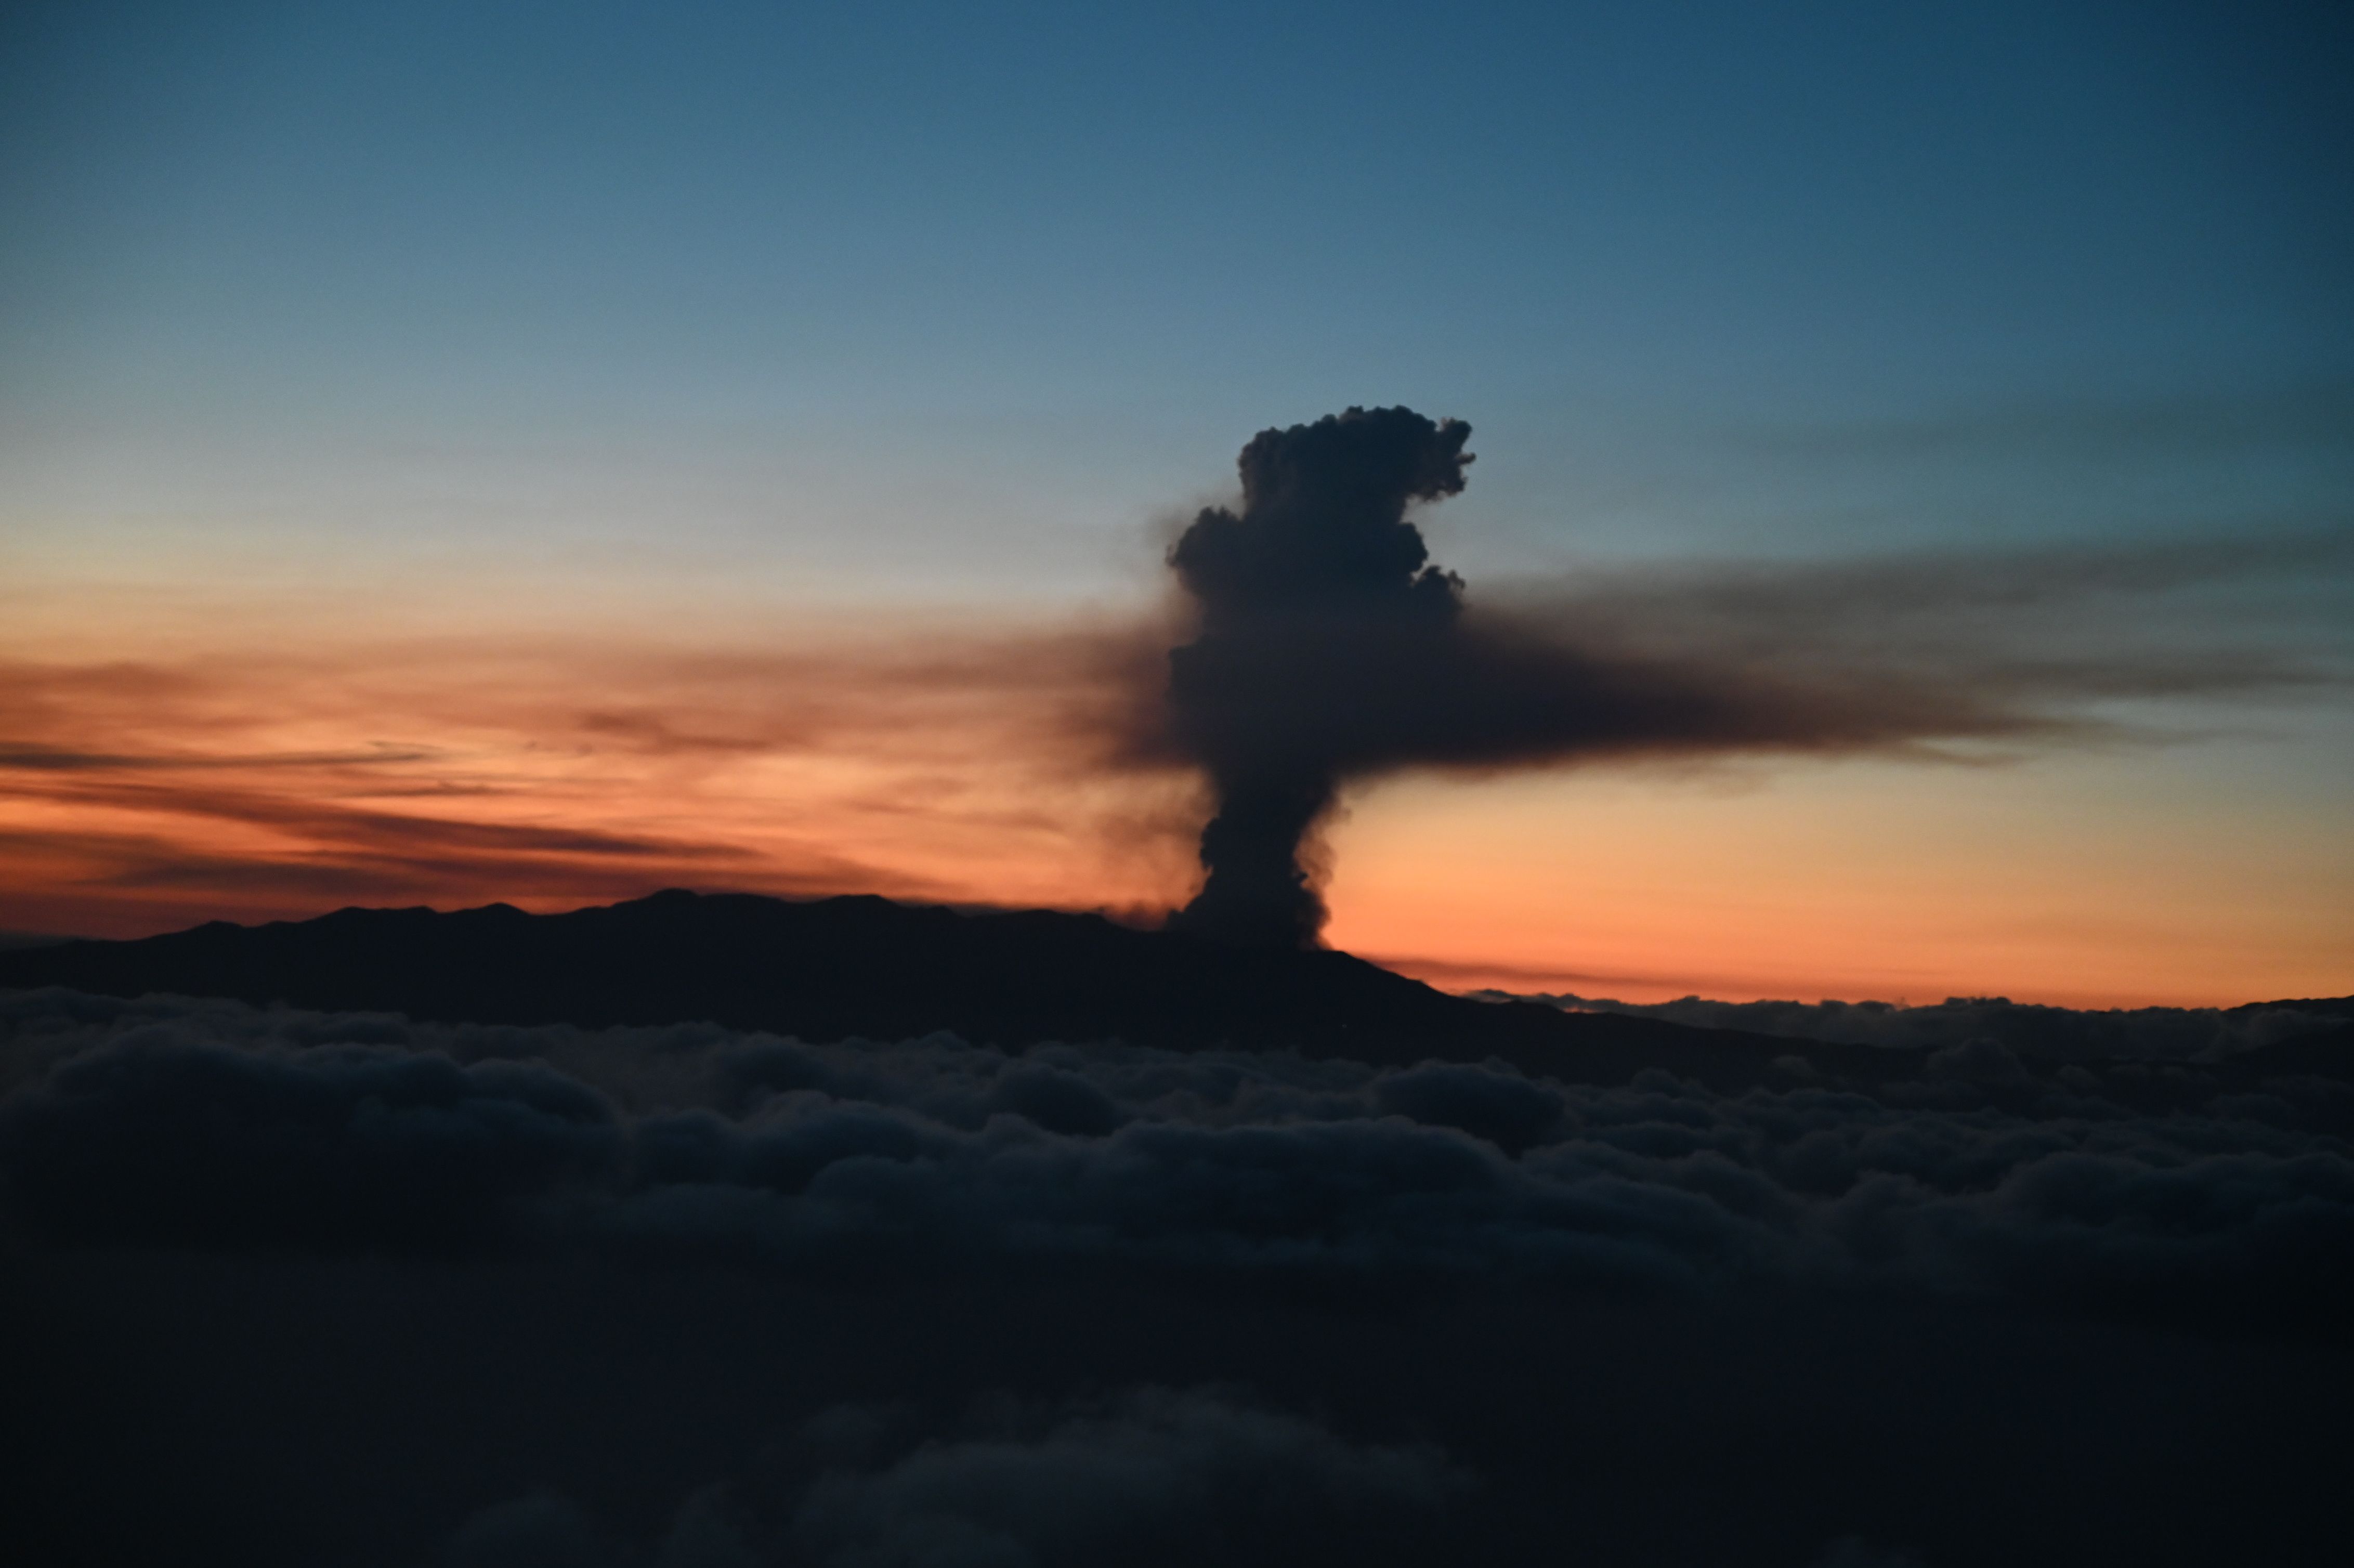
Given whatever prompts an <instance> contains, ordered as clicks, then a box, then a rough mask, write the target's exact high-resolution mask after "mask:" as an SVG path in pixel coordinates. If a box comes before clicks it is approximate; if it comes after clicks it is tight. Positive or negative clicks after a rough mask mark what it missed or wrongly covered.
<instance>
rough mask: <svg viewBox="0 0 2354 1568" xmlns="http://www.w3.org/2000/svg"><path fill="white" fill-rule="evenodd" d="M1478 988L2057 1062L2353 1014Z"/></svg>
mask: <svg viewBox="0 0 2354 1568" xmlns="http://www.w3.org/2000/svg"><path fill="white" fill-rule="evenodd" d="M1475 994H1479V995H1485V996H1492V997H1496V998H1499V999H1502V998H1506V997H1511V998H1512V999H1513V1000H1516V1001H1542V1002H1547V1003H1550V1004H1552V1005H1553V1006H1556V1007H1563V1008H1569V1009H1572V1010H1577V1011H1591V1012H1618V1013H1625V1014H1627V1015H1628V1016H1630V1017H1635V1018H1657V1019H1661V1020H1664V1021H1665V1022H1670V1023H1682V1024H1689V1025H1691V1026H1692V1027H1694V1028H1700V1029H1737V1030H1740V1031H1743V1032H1744V1033H1751V1034H1775V1035H1780V1036H1783V1037H1785V1038H1787V1039H1793V1040H1829V1041H1837V1042H1840V1043H1841V1044H1853V1045H1886V1046H1893V1047H1897V1048H1901V1049H1905V1050H1914V1051H1923V1052H1927V1051H1935V1050H1940V1049H1946V1048H1954V1047H1963V1046H1969V1045H1973V1044H1978V1043H1987V1044H1993V1045H1997V1046H1999V1047H2001V1048H2003V1049H2005V1050H2007V1051H2012V1052H2017V1053H2020V1054H2023V1055H2027V1056H2030V1057H2032V1058H2035V1059H2037V1060H2039V1061H2041V1062H2042V1063H2044V1064H2046V1065H2059V1064H2061V1063H2064V1062H2075V1061H2101V1060H2109V1059H2115V1060H2146V1061H2178V1062H2188V1061H2196V1060H2217V1059H2221V1058H2227V1057H2230V1056H2232V1055H2234V1054H2238V1053H2240V1052H2243V1051H2248V1050H2252V1049H2253V1048H2255V1047H2257V1046H2262V1045H2270V1044H2274V1043H2275V1042H2279V1041H2284V1040H2290V1039H2294V1038H2296V1036H2298V1035H2303V1034H2312V1033H2317V1032H2321V1031H2327V1030H2332V1029H2338V1028H2342V1026H2343V1024H2344V1023H2345V1022H2346V1019H2347V1004H2346V1003H2345V1002H2343V1001H2338V1002H2328V1001H2315V1002H2310V1003H2305V1004H2299V1003H2296V1002H2288V1001H2283V1002H2266V1003H2252V1004H2250V1005H2248V1006H2244V1007H2233V1008H2215V1007H2137V1008H2114V1009H2109V1010H2105V1011H2091V1010H2081V1009H2076V1008H2067V1007H2047V1006H2043V1005H2041V1004H2039V1003H2034V1002H2016V1001H2011V1000H2010V999H2009V998H2008V997H1999V996H1956V997H1948V998H1946V1000H1945V1001H1942V1002H1936V1003H1932V1004H1928V1005H1925V1006H1920V1007H1906V1006H1900V1005H1898V1004H1896V1003H1894V1002H1886V1001H1708V1000H1706V999H1704V998H1702V997H1697V996H1688V997H1684V998H1681V999H1680V1000H1678V1001H1660V1002H1628V1001H1611V1000H1608V999H1606V998H1589V997H1582V996H1576V995H1574V994H1571V993H1567V992H1538V993H1512V992H1507V991H1484V992H1478V993H1475Z"/></svg>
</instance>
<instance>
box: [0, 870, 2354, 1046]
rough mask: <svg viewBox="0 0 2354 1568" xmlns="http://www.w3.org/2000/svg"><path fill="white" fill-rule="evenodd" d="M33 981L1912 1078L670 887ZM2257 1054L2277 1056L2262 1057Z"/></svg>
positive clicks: (875, 1029)
mask: <svg viewBox="0 0 2354 1568" xmlns="http://www.w3.org/2000/svg"><path fill="white" fill-rule="evenodd" d="M45 985H58V986H67V987H71V988H73V989H76V990H80V991H94V992H98V993H101V994H104V995H113V996H136V995H143V994H147V993H152V992H169V993H177V994H183V995H189V996H215V997H232V998H236V999H239V1000H240V1001H249V1002H259V1003H266V1002H284V1003H287V1004H290V1005H292V1006H296V1007H302V1008H313V1009H322V1010H327V1011H353V1012H400V1013H405V1014H407V1015H408V1016H409V1017H412V1018H417V1019H429V1020H439V1021H445V1022H483V1023H524V1024H533V1023H558V1022H564V1023H574V1024H578V1025H582V1026H584V1027H589V1028H598V1027H604V1026H608V1025H613V1024H661V1023H675V1022H699V1021H706V1020H707V1021H709V1022H715V1023H719V1024H724V1025H726V1026H728V1027H731V1028H737V1029H765V1030H771V1031H774V1032H776V1033H780V1034H790V1035H795V1036H798V1037H800V1038H801V1039H804V1040H810V1041H819V1042H822V1041H832V1040H841V1039H847V1038H853V1037H863V1038H866V1039H874V1040H897V1039H905V1038H908V1037H912V1036H917V1035H922V1034H928V1033H934V1032H938V1031H946V1032H949V1033H954V1034H957V1035H959V1036H961V1037H962V1038H964V1039H966V1040H969V1041H971V1042H973V1043H975V1044H994V1045H1001V1046H1006V1047H1017V1048H1018V1047H1021V1046H1023V1045H1029V1044H1037V1043H1040V1042H1044V1041H1052V1040H1061V1041H1089V1040H1104V1039H1115V1038H1116V1039H1122V1040H1127V1041H1129V1042H1130V1043H1132V1044H1148V1045H1158V1046H1166V1047H1174V1048H1181V1049H1198V1048H1207V1047H1214V1046H1219V1045H1231V1046H1237V1047H1243V1048H1246V1049H1254V1050H1267V1049H1280V1048H1284V1047H1290V1048H1294V1049H1297V1050H1299V1051H1300V1052H1301V1053H1303V1054H1308V1055H1313V1056H1344V1057H1349V1058H1352V1059H1354V1060H1357V1061H1362V1062H1369V1063H1374V1064H1405V1063H1411V1062H1417V1061H1422V1060H1426V1059H1430V1058H1437V1059H1440V1060H1457V1061H1480V1060H1484V1059H1486V1058H1489V1057H1491V1056H1492V1057H1499V1058H1501V1059H1502V1060H1504V1061H1507V1062H1510V1063H1511V1064H1513V1065H1516V1066H1519V1067H1521V1068H1522V1070H1524V1071H1527V1072H1531V1073H1541V1074H1545V1075H1552V1076H1554V1077H1559V1078H1563V1079H1564V1080H1568V1081H1573V1082H1585V1083H1617V1082H1623V1081H1625V1080H1627V1079H1628V1078H1630V1077H1632V1076H1633V1075H1636V1074H1637V1073H1639V1072H1641V1071H1642V1070H1644V1069H1645V1068H1647V1067H1658V1068H1663V1069H1665V1070H1667V1071H1669V1072H1671V1073H1675V1074H1677V1075H1681V1076H1684V1077H1688V1078H1692V1079H1696V1080H1698V1081H1701V1082H1702V1083H1705V1084H1707V1085H1709V1086H1711V1087H1712V1088H1715V1089H1718V1090H1721V1091H1723V1090H1730V1091H1734V1092H1737V1091H1739V1090H1740V1089H1742V1088H1745V1087H1748V1086H1752V1085H1756V1084H1765V1083H1773V1084H1778V1085H1780V1086H1789V1085H1790V1083H1791V1082H1792V1078H1791V1073H1792V1070H1793V1067H1794V1064H1793V1061H1792V1059H1793V1057H1798V1058H1802V1059H1803V1064H1802V1065H1797V1071H1798V1072H1799V1073H1801V1074H1802V1075H1812V1074H1819V1075H1821V1076H1822V1077H1823V1078H1824V1079H1826V1080H1845V1081H1848V1082H1852V1083H1860V1084H1872V1083H1883V1082H1887V1081H1889V1080H1891V1079H1894V1078H1899V1077H1905V1076H1910V1075H1914V1074H1915V1073H1916V1072H1918V1071H1919V1070H1920V1069H1921V1067H1922V1064H1923V1054H1922V1053H1920V1052H1917V1051H1911V1050H1903V1049H1894V1048H1890V1047H1885V1046H1879V1045H1860V1044H1828V1043H1824V1042H1820V1041H1811V1040H1793V1039H1791V1038H1788V1037H1787V1036H1768V1035H1764V1034H1751V1033H1740V1032H1736V1031H1732V1030H1718V1029H1702V1028H1693V1027H1690V1026H1687V1025H1682V1024H1677V1023H1670V1022H1662V1021H1659V1020H1655V1019H1646V1018H1634V1017H1627V1016H1624V1015H1618V1014H1611V1013H1601V1012H1564V1011H1561V1010H1560V1009H1557V1008H1554V1007H1551V1006H1546V1005H1543V1004H1539V1003H1532V1002H1520V1001H1474V1000H1471V999H1469V998H1466V997H1458V996H1451V995H1448V994H1447V993H1446V992H1443V991H1436V990H1434V989H1432V988H1431V987H1429V986H1426V985H1425V984H1423V983H1421V982H1420V981H1418V980H1409V979H1407V978H1405V976H1403V975H1399V974H1394V973H1393V972H1391V971H1389V970H1387V969H1381V968H1379V967H1377V966H1375V965H1373V964H1370V963H1367V962H1365V961H1364V960H1363V959H1356V958H1352V957H1351V956H1349V955H1348V954H1346V953H1340V952H1332V951H1327V950H1308V951H1299V950H1291V949H1283V948H1249V947H1239V946H1235V945H1231V944H1227V943H1223V942H1218V941H1214V940H1210V939H1207V938H1200V937H1195V936H1191V935H1188V934H1185V933H1183V932H1178V931H1141V930H1137V929H1135V928H1133V927H1125V926H1120V925H1116V924H1114V923H1113V922H1111V921H1109V920H1106V919H1103V918H1101V917H1100V916H1092V915H1070V914H1061V913H1055V912H1052V911H1046V910H1024V911H1015V912H986V913H965V912H960V911H957V910H952V909H947V908H941V907H938V906H919V905H906V904H898V903H894V902H893V901H891V900H889V899H886V898H877V897H872V896H852V897H841V898H825V899H818V900H814V901H808V902H795V901H788V900H783V899H776V898H766V897H759V896H755V895H746V894H695V893H688V892H683V891H671V892H665V893H658V894H655V895H652V897H648V898H641V899H636V900H633V901H631V902H628V903H623V904H616V905H611V906H606V907H601V908H590V909H578V910H574V911H572V912H570V913H568V914H562V915H528V914H525V912H523V911H522V910H520V909H516V908H514V907H513V906H508V905H504V904H493V905H490V906H485V907H483V908H480V909H467V910H461V911H458V912H456V913H451V914H443V913H439V912H437V911H434V910H431V909H424V908H415V909H356V908H355V909H343V910H339V911H337V912H336V913H334V914H333V915H327V916H321V917H320V918H318V919H314V920H305V921H300V922H284V921H281V922H273V923H271V924H269V925H264V926H254V927H245V926H235V925H230V924H228V923H227V922H220V921H216V922H213V923H211V924H208V925H204V926H199V927H195V928H193V929H190V930H186V931H179V932H175V933H172V934H170V935H167V936H161V937H150V938H144V939H143V940H139V941H127V942H103V941H76V942H69V943H67V944H65V945H62V946H58V947H50V948H35V949H29V950H19V951H13V952H0V987H32V986H45ZM2327 1033H2329V1034H2330V1035H2332V1036H2333V1038H2331V1039H2329V1040H2327V1041H2324V1040H2320V1039H2314V1040H2310V1041H2301V1042H2297V1043H2295V1044H2291V1045H2289V1046H2288V1047H2287V1048H2285V1049H2284V1048H2281V1047H2273V1048H2269V1049H2268V1051H2267V1052H2264V1053H2250V1054H2249V1055H2250V1058H2251V1059H2250V1060H2249V1061H2248V1063H2247V1066H2248V1068H2250V1069H2252V1070H2253V1069H2255V1068H2257V1067H2258V1066H2259V1065H2263V1066H2264V1067H2265V1068H2266V1070H2269V1071H2274V1072H2277V1071H2282V1070H2288V1071H2300V1070H2301V1071H2307V1072H2310V1071H2314V1070H2317V1068H2319V1069H2323V1070H2327V1069H2326V1068H2323V1064H2324V1062H2325V1061H2327V1063H2328V1064H2330V1065H2335V1064H2336V1063H2337V1062H2338V1061H2340V1060H2342V1059H2343V1058H2344V1057H2345V1055H2346V1054H2347V1041H2346V1040H2345V1039H2343V1038H2338V1036H2344V1035H2346V1034H2347V1033H2349V1031H2348V1030H2347V1029H2346V1028H2345V1027H2343V1026H2341V1027H2339V1028H2337V1029H2333V1030H2329V1031H2327ZM2271 1054H2277V1055H2279V1056H2281V1057H2282V1058H2283V1059H2282V1060H2280V1061H2278V1062H2267V1063H2264V1064H2259V1063H2258V1062H2257V1061H2255V1060H2254V1059H2253V1058H2255V1057H2258V1056H2267V1055H2271ZM1777 1059H1778V1062H1779V1065H1777Z"/></svg>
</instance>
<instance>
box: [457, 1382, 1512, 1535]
mask: <svg viewBox="0 0 2354 1568" xmlns="http://www.w3.org/2000/svg"><path fill="white" fill-rule="evenodd" d="M763 1458H764V1460H765V1462H764V1463H760V1464H758V1465H756V1466H754V1467H752V1472H751V1473H749V1474H747V1475H745V1476H743V1477H740V1478H735V1479H731V1480H727V1481H722V1482H717V1483H714V1484H712V1485H709V1486H705V1487H704V1488H701V1489H698V1490H697V1491H696V1492H695V1494H694V1495H693V1496H691V1497H690V1498H689V1499H687V1501H686V1502H685V1504H684V1506H683V1507H682V1508H681V1509H680V1510H679V1512H678V1514H677V1516H676V1517H675V1518H674V1520H673V1521H672V1522H671V1524H670V1526H669V1528H668V1529H667V1530H666V1531H664V1532H663V1539H662V1542H661V1543H660V1545H659V1546H658V1547H657V1548H656V1549H655V1550H654V1551H653V1552H652V1554H651V1555H652V1561H653V1562H654V1563H655V1564H656V1565H657V1568H756V1565H761V1564H792V1565H806V1568H867V1565H876V1568H880V1565H885V1564H902V1563H908V1564H912V1563H928V1564H938V1565H940V1568H962V1565H968V1564H969V1565H971V1568H987V1565H1001V1564H1002V1565H1028V1568H1059V1565H1065V1564H1067V1565H1070V1568H1083V1565H1087V1564H1093V1563H1108V1562H1118V1563H1135V1564H1138V1565H1139V1568H1150V1565H1154V1564H1164V1563H1165V1564H1172V1565H1174V1564H1182V1563H1205V1562H1213V1561H1214V1562H1219V1563H1236V1564H1250V1563H1267V1564H1275V1563H1284V1564H1292V1563H1411V1562H1422V1561H1427V1560H1428V1559H1427V1558H1426V1556H1422V1555H1419V1554H1421V1553H1426V1552H1430V1551H1432V1550H1435V1549H1439V1547H1440V1544H1441V1539H1442V1538H1441V1537H1440V1536H1439V1535H1438V1534H1437V1530H1436V1527H1437V1526H1438V1525H1440V1524H1442V1523H1444V1522H1446V1515H1447V1512H1448V1511H1449V1510H1451V1509H1453V1508H1454V1507H1455V1506H1456V1505H1458V1504H1460V1503H1461V1502H1463V1501H1464V1500H1466V1499H1469V1497H1470V1496H1472V1495H1473V1494H1474V1493H1475V1492H1476V1490H1477V1483H1476V1481H1475V1480H1474V1478H1472V1477H1471V1476H1470V1475H1469V1473H1468V1472H1467V1471H1465V1470H1464V1469H1463V1468H1461V1467H1458V1466H1457V1465H1456V1464H1454V1463H1453V1462H1451V1461H1450V1460H1449V1459H1448V1458H1447V1456H1446V1455H1445V1454H1443V1453H1442V1452H1440V1451H1439V1450H1438V1449H1437V1448H1436V1447H1434V1446H1431V1445H1429V1444H1402V1445H1382V1444H1360V1443H1352V1442H1351V1441H1349V1440H1347V1439H1345V1438H1343V1437H1342V1436H1340V1435H1338V1434H1336V1433H1335V1432H1333V1431H1331V1429H1330V1428H1329V1427H1327V1426H1325V1425H1322V1424H1320V1423H1319V1422H1316V1421H1313V1420H1310V1419H1307V1418H1304V1417H1302V1416H1299V1415H1298V1414H1292V1413H1289V1412H1286V1411H1282V1410H1278V1409H1275V1408H1272V1407H1270V1406H1268V1405H1267V1404H1265V1403H1263V1402H1261V1401H1258V1400H1256V1399H1254V1398H1252V1397H1251V1396H1250V1395H1248V1394H1247V1393H1245V1392H1243V1391H1240V1390H1235V1389H1230V1388H1219V1387H1205V1388H1191V1389H1171V1388H1161V1387H1153V1386H1143V1387H1136V1388H1129V1389H1124V1390H1121V1391H1119V1392H1118V1393H1112V1394H1108V1395H1091V1396H1078V1397H1073V1398H1066V1399H1061V1400H1055V1401H1041V1400H1024V1399H1020V1398H1017V1397H1013V1396H1011V1395H1005V1394H999V1395H996V1396H993V1397H987V1398H983V1399H980V1400H977V1401H975V1402H973V1403H972V1404H971V1405H970V1407H969V1408H967V1409H965V1410H964V1411H962V1412H961V1413H960V1414H955V1415H953V1416H949V1417H947V1418H945V1419H944V1418H942V1417H940V1416H939V1415H937V1414H927V1413H926V1412H924V1411H922V1410H920V1409H917V1408H915V1407H913V1406H909V1405H906V1404H898V1405H872V1404H868V1405H840V1406H835V1407H833V1408H832V1409H829V1410H826V1411H822V1412H821V1413H819V1414H816V1415H814V1416H812V1417H811V1418H810V1419H809V1420H807V1421H805V1422H803V1423H802V1424H801V1426H800V1427H799V1429H798V1430H797V1431H796V1432H794V1433H793V1434H792V1435H791V1436H790V1439H789V1440H787V1441H786V1442H784V1443H782V1444H779V1445H776V1446H773V1447H771V1448H770V1449H769V1451H768V1452H767V1453H766V1454H765V1455H764V1456H763ZM447 1555H448V1561H449V1562H450V1563H451V1565H452V1568H472V1565H473V1564H477V1563H479V1564H482V1565H484V1568H489V1565H490V1564H493V1563H495V1564H500V1565H502V1568H504V1565H507V1564H546V1565H547V1568H575V1565H579V1568H588V1565H591V1564H607V1563H611V1564H619V1563H635V1562H642V1561H644V1560H645V1556H644V1555H643V1554H642V1553H640V1552H635V1551H632V1550H631V1549H630V1548H629V1547H627V1546H625V1545H622V1544H620V1543H618V1542H614V1541H612V1540H611V1539H610V1537H608V1536H607V1535H606V1534H604V1533H603V1532H600V1531H598V1529H597V1528H596V1526H595V1525H594V1523H593V1522H592V1521H591V1520H590V1519H589V1517H588V1514H587V1513H586V1512H585V1511H583V1510H581V1509H580V1508H578V1506H577V1505H575V1504H573V1503H571V1502H569V1501H567V1500H566V1499H562V1498H558V1497H552V1496H547V1495H545V1494H542V1495H535V1496H531V1497H525V1498H519V1499H514V1500H513V1501H511V1502H507V1503H503V1504H499V1505H496V1506H493V1507H492V1508H488V1509H484V1510H481V1511H480V1512H478V1513H476V1514H474V1515H473V1516H472V1518H470V1519H469V1520H467V1521H466V1522H465V1523H464V1524H463V1525H462V1526H461V1528H460V1529H459V1531H457V1533H456V1535H455V1537H454V1538H453V1539H452V1541H451V1543H450V1546H449V1549H448V1554H447Z"/></svg>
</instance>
